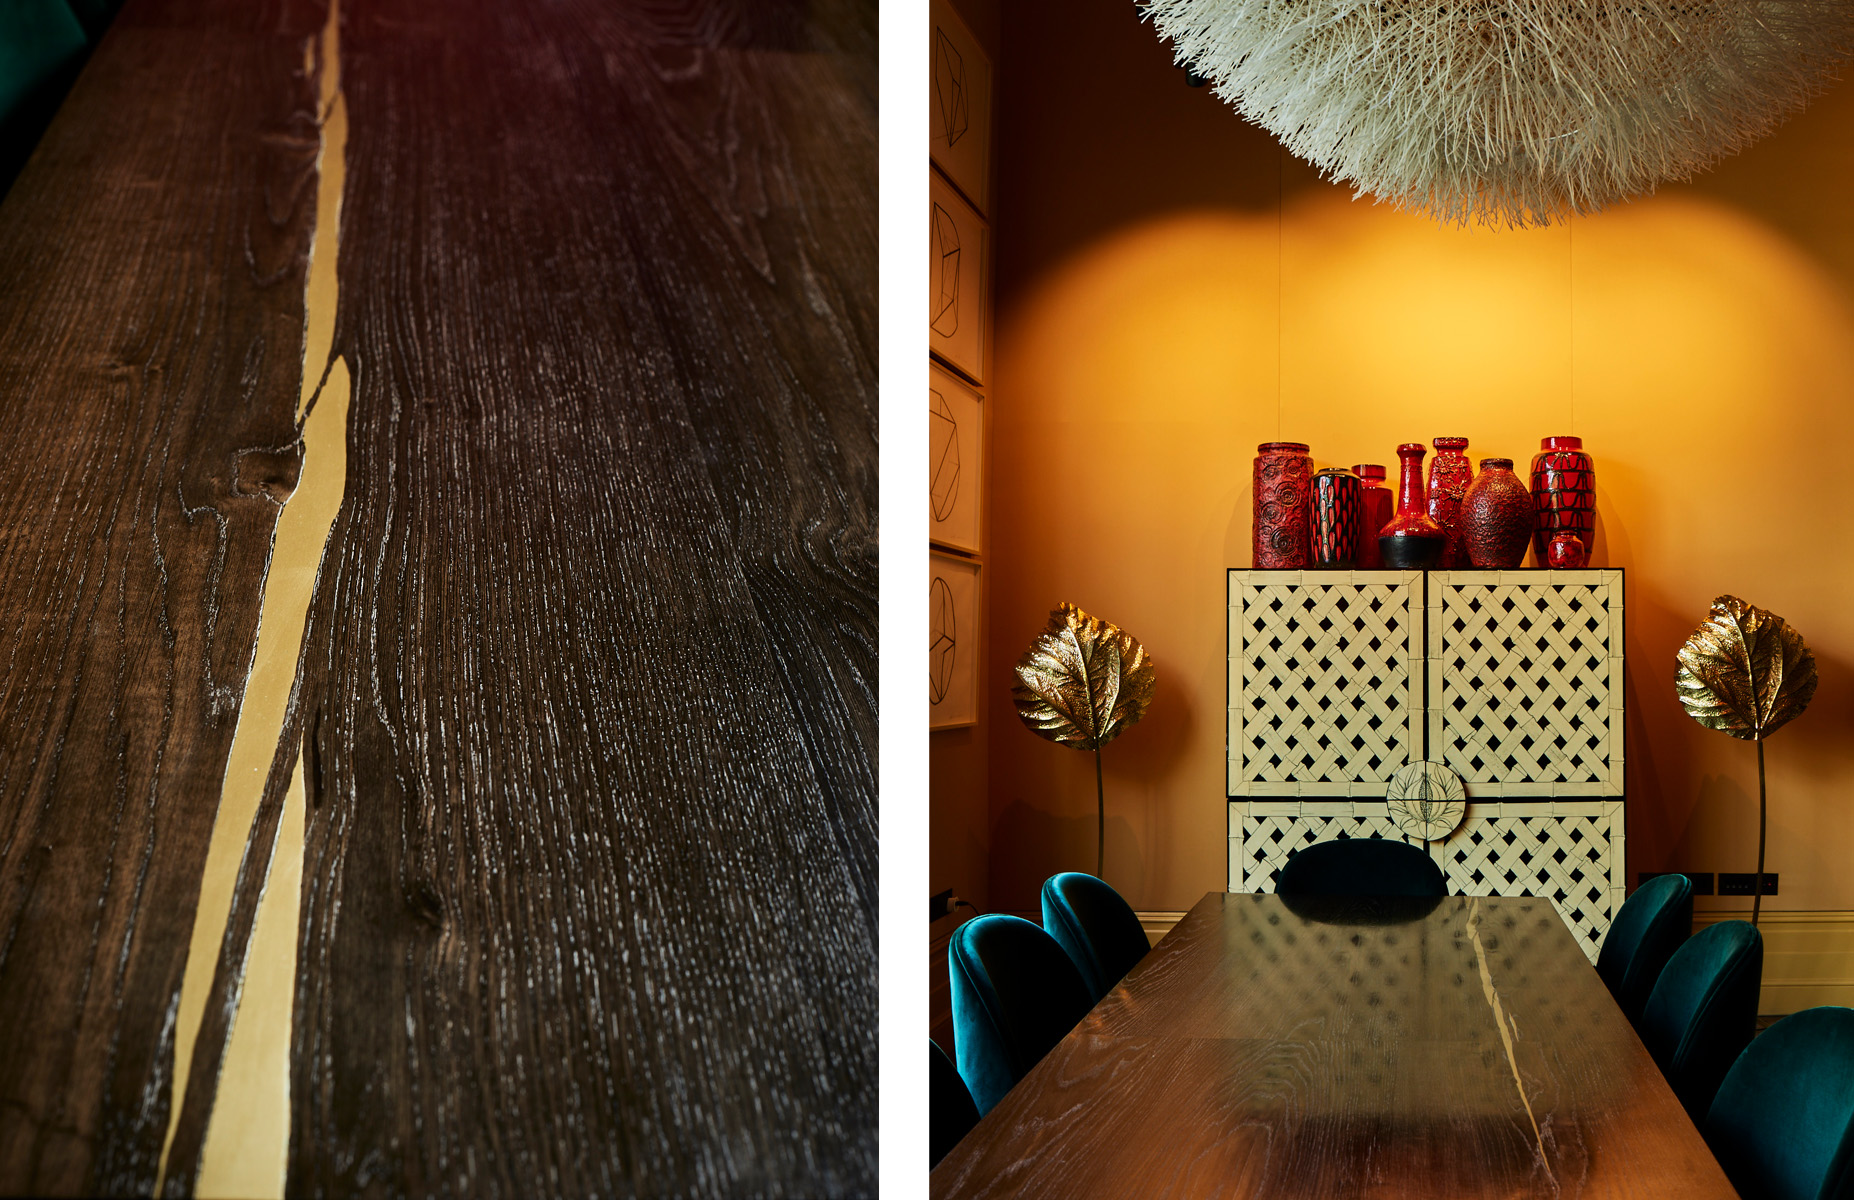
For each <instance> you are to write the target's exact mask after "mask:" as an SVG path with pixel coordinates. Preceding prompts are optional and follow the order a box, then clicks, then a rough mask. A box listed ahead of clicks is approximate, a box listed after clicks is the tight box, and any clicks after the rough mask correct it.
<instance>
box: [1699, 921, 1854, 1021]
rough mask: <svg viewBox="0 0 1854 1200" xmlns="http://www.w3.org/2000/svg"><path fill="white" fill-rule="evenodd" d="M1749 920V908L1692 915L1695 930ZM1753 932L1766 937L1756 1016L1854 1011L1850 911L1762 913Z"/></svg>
mask: <svg viewBox="0 0 1854 1200" xmlns="http://www.w3.org/2000/svg"><path fill="white" fill-rule="evenodd" d="M1750 917H1751V910H1750V909H1745V910H1743V911H1736V910H1734V911H1730V912H1717V911H1714V912H1696V913H1694V914H1693V930H1694V932H1695V933H1697V932H1699V931H1700V930H1702V929H1704V928H1706V926H1708V925H1714V924H1717V923H1718V922H1720V921H1744V920H1749V919H1750ZM1757 928H1758V932H1759V933H1761V934H1763V935H1764V987H1763V991H1762V993H1761V995H1760V996H1759V999H1758V1006H1757V1010H1758V1012H1760V1013H1762V1014H1764V1015H1765V1016H1778V1015H1782V1014H1786V1013H1793V1012H1798V1011H1800V1010H1802V1009H1805V1008H1815V1007H1816V1006H1818V1005H1822V1004H1839V1005H1846V1006H1850V1007H1854V912H1839V911H1828V912H1765V913H1762V914H1760V915H1759V916H1758V919H1757Z"/></svg>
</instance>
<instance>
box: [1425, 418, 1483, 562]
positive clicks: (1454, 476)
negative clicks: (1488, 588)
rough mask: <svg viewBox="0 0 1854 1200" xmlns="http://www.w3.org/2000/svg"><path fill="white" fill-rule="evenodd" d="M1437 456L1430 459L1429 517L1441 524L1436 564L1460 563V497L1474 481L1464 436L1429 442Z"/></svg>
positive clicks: (1462, 558) (1464, 494)
mask: <svg viewBox="0 0 1854 1200" xmlns="http://www.w3.org/2000/svg"><path fill="white" fill-rule="evenodd" d="M1432 444H1433V445H1434V446H1435V448H1436V456H1435V457H1434V458H1432V459H1430V460H1429V517H1430V519H1431V520H1433V521H1434V522H1435V523H1436V524H1438V525H1440V526H1441V527H1442V535H1443V541H1442V556H1441V557H1440V558H1438V559H1437V560H1436V566H1438V567H1442V568H1444V569H1446V568H1448V567H1454V566H1459V565H1460V564H1461V562H1462V561H1464V557H1465V556H1464V555H1463V554H1462V553H1461V501H1462V498H1463V497H1465V496H1466V495H1467V494H1468V485H1469V484H1471V483H1473V482H1474V464H1473V463H1471V462H1469V461H1468V456H1467V455H1466V454H1463V453H1462V451H1464V450H1466V449H1467V448H1468V439H1467V438H1465V437H1439V438H1437V439H1436V440H1435V441H1434V442H1433V443H1432Z"/></svg>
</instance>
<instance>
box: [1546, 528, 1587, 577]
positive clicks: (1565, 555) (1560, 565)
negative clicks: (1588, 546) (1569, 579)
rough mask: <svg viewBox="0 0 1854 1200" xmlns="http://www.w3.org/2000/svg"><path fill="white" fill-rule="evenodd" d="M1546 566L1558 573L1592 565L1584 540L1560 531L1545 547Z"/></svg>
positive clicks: (1562, 530) (1564, 530)
mask: <svg viewBox="0 0 1854 1200" xmlns="http://www.w3.org/2000/svg"><path fill="white" fill-rule="evenodd" d="M1545 565H1546V566H1548V567H1550V568H1552V569H1553V570H1556V571H1575V570H1577V569H1578V568H1579V567H1585V566H1589V565H1590V552H1589V551H1588V550H1585V549H1584V540H1583V539H1582V538H1580V537H1578V536H1577V535H1576V534H1575V533H1572V532H1571V531H1570V530H1568V529H1560V530H1559V531H1558V532H1556V533H1554V534H1552V535H1551V541H1550V543H1549V544H1547V545H1546V547H1545Z"/></svg>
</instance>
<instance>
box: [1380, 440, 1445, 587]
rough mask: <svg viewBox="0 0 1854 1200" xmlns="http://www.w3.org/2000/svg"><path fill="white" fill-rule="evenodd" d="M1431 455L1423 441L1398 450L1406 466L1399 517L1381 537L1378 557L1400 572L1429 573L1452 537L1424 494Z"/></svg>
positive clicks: (1403, 467)
mask: <svg viewBox="0 0 1854 1200" xmlns="http://www.w3.org/2000/svg"><path fill="white" fill-rule="evenodd" d="M1427 453H1429V451H1428V449H1427V447H1425V446H1424V445H1423V444H1422V443H1421V442H1405V443H1404V444H1403V445H1401V446H1399V447H1397V459H1398V462H1400V463H1401V464H1402V469H1401V474H1402V476H1403V491H1402V494H1400V495H1399V496H1398V497H1397V515H1396V516H1395V517H1392V518H1391V521H1390V524H1388V525H1386V526H1385V527H1384V531H1383V532H1382V533H1380V534H1379V535H1378V556H1379V557H1380V558H1381V559H1383V561H1384V565H1385V566H1387V567H1390V568H1392V569H1394V570H1399V571H1416V570H1426V569H1427V568H1429V567H1433V566H1435V565H1436V559H1438V558H1440V557H1441V556H1442V546H1443V544H1444V543H1445V542H1447V541H1448V535H1447V534H1445V533H1443V532H1442V527H1441V526H1440V525H1438V524H1436V523H1435V521H1434V520H1432V519H1431V518H1430V516H1429V514H1428V513H1427V512H1424V511H1423V510H1424V509H1425V508H1426V507H1427V505H1426V504H1425V502H1424V501H1425V497H1424V495H1423V455H1425V454H1427Z"/></svg>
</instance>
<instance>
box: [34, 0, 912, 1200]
mask: <svg viewBox="0 0 1854 1200" xmlns="http://www.w3.org/2000/svg"><path fill="white" fill-rule="evenodd" d="M876 32H877V24H876V6H875V4H874V2H873V0H811V2H807V0H635V2H627V3H601V2H595V0H441V2H431V0H127V3H126V5H125V6H124V7H123V8H122V10H121V12H120V14H119V16H118V17H117V18H116V20H115V23H114V25H113V26H112V27H111V28H110V30H109V32H108V33H107V34H106V36H105V37H104V38H103V39H102V41H101V43H100V44H99V46H98V47H97V49H96V51H95V53H94V54H93V56H92V57H91V59H90V61H89V63H88V64H87V66H86V67H85V69H84V71H83V74H82V76H81V77H80V78H79V79H78V81H77V83H76V85H75V87H74V89H73V90H72V91H71V93H70V94H69V97H68V99H67V100H66V101H65V103H64V106H63V108H62V110H61V111H60V112H59V114H58V116H57V117H56V119H55V120H54V122H53V124H52V125H51V127H50V128H49V130H48V131H47V132H46V134H45V136H44V138H43V140H42V141H41V142H40V144H39V146H38V148H37V150H36V152H35V154H34V156H33V158H32V159H31V160H30V162H29V163H28V165H27V166H26V167H25V169H24V171H23V173H22V174H21V175H20V176H19V178H18V180H17V182H16V183H15V184H14V186H13V188H12V190H11V192H10V193H9V194H8V195H7V197H6V200H5V202H4V204H3V205H0V1195H15V1194H32V1195H147V1194H150V1193H152V1192H155V1191H156V1190H157V1189H160V1191H161V1193H162V1194H165V1195H170V1196H171V1195H201V1196H214V1195H218V1196H273V1195H281V1194H284V1193H286V1192H287V1193H288V1194H291V1195H324V1196H343V1197H345V1196H373V1195H378V1196H406V1195H429V1194H444V1195H468V1196H475V1197H497V1196H504V1197H532V1196H541V1195H546V1196H575V1195H597V1196H624V1195H644V1196H659V1195H717V1196H719V1195H728V1196H732V1195H763V1196H803V1197H812V1196H825V1195H867V1194H870V1193H871V1192H873V1190H874V1188H875V1181H876V1161H877V1150H876V1135H877V1130H876V1098H877V1065H876V1063H877V1056H876V1029H877V1022H876V1016H877V1014H876V927H875V922H876V898H875V882H876V840H875V833H876V825H875V821H876V797H875V763H876V759H875V755H876V710H875V682H876V659H875V646H876V499H875V497H876V370H875V354H876V171H875V151H876V86H875V81H876V75H875V71H876Z"/></svg>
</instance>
